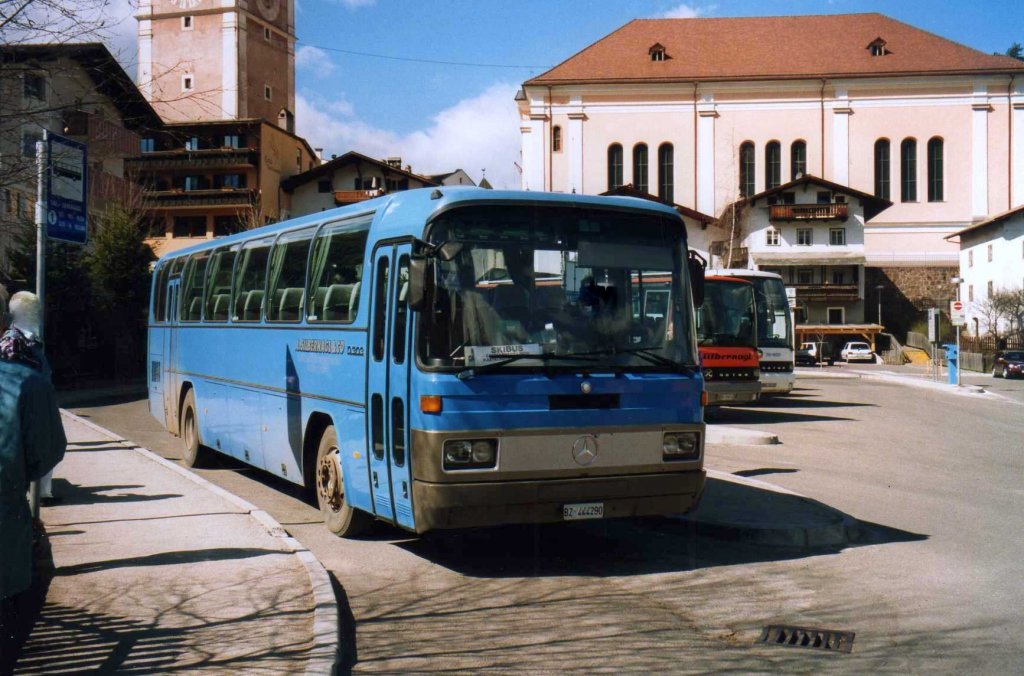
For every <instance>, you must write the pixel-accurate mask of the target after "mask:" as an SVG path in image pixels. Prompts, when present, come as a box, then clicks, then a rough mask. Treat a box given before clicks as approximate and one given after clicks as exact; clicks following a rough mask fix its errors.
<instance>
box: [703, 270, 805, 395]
mask: <svg viewBox="0 0 1024 676" xmlns="http://www.w3.org/2000/svg"><path fill="white" fill-rule="evenodd" d="M707 274H709V275H725V276H729V277H738V278H740V279H744V280H747V281H748V282H750V283H752V284H753V285H754V291H755V297H756V302H757V305H758V321H757V329H758V330H757V334H758V335H757V347H758V349H759V350H760V351H761V394H762V395H766V394H767V395H772V394H787V393H789V392H791V391H792V390H793V382H794V380H795V377H794V375H793V363H794V359H795V355H796V353H795V350H794V347H793V311H792V310H790V308H789V301H788V299H787V298H786V286H785V285H784V284H783V283H782V277H781V276H779V275H777V274H775V273H774V272H764V271H761V270H741V269H735V268H731V269H718V270H708V271H707Z"/></svg>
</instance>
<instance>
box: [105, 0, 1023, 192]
mask: <svg viewBox="0 0 1024 676" xmlns="http://www.w3.org/2000/svg"><path fill="white" fill-rule="evenodd" d="M122 1H123V0H122ZM296 4H297V10H296V32H297V35H298V45H297V69H296V70H297V78H296V81H297V87H296V89H297V98H298V101H297V106H296V108H297V110H296V118H297V119H296V124H297V130H298V131H299V133H300V134H303V135H305V136H306V137H307V138H308V140H309V141H310V143H311V144H312V145H314V146H322V147H323V148H324V150H325V153H327V154H328V155H329V154H330V153H342V152H345V151H347V150H360V151H362V152H365V153H367V154H369V155H372V156H375V157H385V156H391V155H400V156H402V157H403V158H404V160H405V161H406V162H407V163H410V164H412V166H413V170H414V171H417V172H421V173H432V172H441V171H446V170H451V169H455V168H456V167H461V168H463V169H465V170H466V171H467V172H469V174H470V175H471V176H472V177H473V178H474V179H477V180H478V179H479V178H480V175H481V170H482V169H485V168H486V170H487V176H488V179H489V180H491V182H492V183H494V184H495V186H496V187H517V186H518V176H517V174H516V172H515V168H514V165H513V162H514V161H515V160H517V159H518V155H519V131H518V128H519V122H518V117H517V116H516V113H515V107H514V105H513V102H512V96H513V95H514V94H515V91H516V88H517V87H518V85H519V84H521V83H522V82H523V81H524V80H527V79H529V78H530V77H532V76H534V75H538V74H540V73H542V72H543V71H544V70H546V69H547V68H548V67H550V66H553V65H555V64H557V63H559V62H560V61H562V60H564V59H566V58H567V57H569V56H571V55H572V54H573V53H575V52H577V51H579V50H580V49H582V48H584V47H586V46H587V45H589V44H590V43H592V42H594V41H596V40H598V39H600V38H601V37H603V36H604V35H607V34H608V33H610V32H611V31H613V30H615V29H616V28H618V27H619V26H621V25H622V24H624V23H626V22H628V21H629V20H631V19H634V18H649V17H662V16H679V17H690V16H758V15H783V14H823V13H847V12H881V13H883V14H887V15H889V16H892V17H894V18H896V19H900V20H902V21H905V22H907V23H910V24H913V25H915V26H918V27H919V28H923V29H925V30H929V31H932V32H934V33H937V34H939V35H941V36H943V37H946V38H950V39H952V40H955V41H957V42H961V43H963V44H966V45H968V46H971V47H974V48H976V49H980V50H982V51H986V52H993V51H1003V50H1005V49H1006V48H1007V47H1009V46H1010V45H1011V44H1012V43H1013V42H1021V43H1024V0H992V1H989V2H982V1H975V2H971V3H966V2H963V1H962V0H958V1H949V2H943V1H940V0H898V1H897V0H890V1H889V2H879V1H871V0H788V1H787V0H775V1H774V2H765V1H764V0H761V1H757V0H714V1H713V2H700V1H697V0H694V1H690V2H685V3H681V2H678V1H672V0H646V1H641V0H587V1H582V0H514V1H509V0H448V1H445V2H441V1H438V0H428V1H426V2H422V1H420V2H416V1H414V0H297V3H296ZM132 23H133V22H126V23H125V26H124V29H123V31H122V32H124V33H126V34H127V33H129V32H130V31H131V30H134V26H132V25H131V24H132ZM332 50H347V51H348V52H363V53H366V54H378V55H385V56H390V57H401V58H403V59H418V60H422V61H445V62H462V63H472V64H490V65H492V66H515V67H511V68H505V67H474V66H465V65H449V64H438V63H423V62H420V61H408V60H397V59H389V58H380V57H373V56H362V55H357V54H351V53H343V52H340V51H332ZM130 72H132V73H133V74H134V69H132V70H131V71H130Z"/></svg>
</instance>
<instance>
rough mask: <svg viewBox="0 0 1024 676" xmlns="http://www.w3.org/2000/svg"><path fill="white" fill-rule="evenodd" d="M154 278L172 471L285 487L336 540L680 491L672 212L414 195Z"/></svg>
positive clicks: (154, 397)
mask: <svg viewBox="0 0 1024 676" xmlns="http://www.w3.org/2000/svg"><path fill="white" fill-rule="evenodd" d="M691 278H693V279H695V280H698V281H696V282H691ZM153 279H154V282H153V287H152V301H151V307H150V323H149V352H148V355H149V376H148V377H149V403H150V411H151V413H152V414H153V415H154V416H155V417H156V418H157V419H158V420H160V421H161V422H162V423H163V424H164V425H165V426H166V428H167V429H168V430H169V431H171V432H172V433H174V434H176V435H179V436H181V437H182V439H183V441H184V446H185V449H184V451H183V462H184V463H185V464H186V465H189V466H193V465H196V464H199V463H202V462H203V461H204V460H205V459H207V458H208V456H209V455H210V454H211V453H213V452H219V453H223V454H226V455H229V456H231V457H233V458H237V459H238V460H240V461H242V462H245V463H248V464H250V465H253V466H255V467H258V468H261V469H263V470H266V471H267V472H270V473H271V474H274V475H277V476H279V477H283V478H285V479H287V480H289V481H292V482H294V483H296V484H300V485H304V486H305V487H307V489H308V490H309V491H310V493H311V495H315V496H316V500H317V503H318V505H319V507H320V510H321V512H322V514H323V518H324V521H325V523H326V524H327V526H328V528H329V529H330V530H331V531H333V532H334V533H336V534H338V535H340V536H350V535H355V534H357V533H359V532H360V531H362V530H363V529H365V528H366V527H367V526H368V525H370V524H371V523H372V522H373V521H374V519H377V520H380V521H385V522H388V523H391V524H395V525H397V526H399V527H401V528H404V529H408V530H410V531H413V532H416V533H423V532H426V531H429V530H433V529H446V528H462V527H472V526H486V525H493V524H502V523H539V522H555V521H567V520H576V519H590V518H612V517H625V516H644V515H664V514H670V513H681V512H686V511H687V510H689V509H691V508H692V507H693V506H694V505H695V504H696V503H697V501H698V500H699V498H700V495H701V492H702V490H703V485H704V470H703V456H704V453H703V450H704V423H703V406H702V391H703V381H702V376H701V372H700V367H699V361H698V360H699V357H698V353H697V349H696V337H695V331H694V320H693V296H692V294H697V295H699V294H700V293H701V287H702V282H703V271H702V268H701V267H699V266H696V267H695V261H692V260H691V259H690V258H689V257H688V252H687V247H686V230H685V226H684V225H683V222H682V220H681V219H680V217H679V215H678V214H677V213H676V212H675V211H674V210H672V209H670V208H668V207H664V206H661V205H659V204H656V203H652V202H649V201H644V200H636V199H633V198H626V197H588V196H583V195H558V194H547V193H532V192H502V191H492V190H483V189H479V188H442V189H438V190H430V189H424V190H411V191H405V192H397V193H394V194H391V195H387V196H384V197H380V198H377V199H374V200H370V201H367V202H362V203H359V204H355V205H351V206H347V207H343V208H339V209H334V210H330V211H323V212H321V213H318V214H313V215H310V216H304V217H301V218H296V219H293V220H289V221H285V222H281V223H276V224H273V225H268V226H265V227H262V228H258V229H255V230H250V231H246V232H242V233H239V234H236V235H232V236H229V237H225V238H221V239H217V240H212V241H209V242H204V243H202V244H199V245H196V246H193V247H191V248H188V249H184V250H182V251H179V252H175V253H173V254H169V255H167V256H165V257H164V258H162V259H161V260H160V261H159V262H158V265H157V267H156V269H155V271H154V275H153ZM648 279H659V280H664V279H668V280H670V282H669V283H670V284H671V286H672V293H671V294H670V296H671V299H672V300H671V302H670V303H668V304H664V303H662V304H660V305H659V306H658V307H657V308H656V311H652V312H646V311H645V310H644V308H643V306H642V304H636V303H632V302H630V299H631V298H633V297H635V296H636V295H637V293H639V295H640V296H641V297H642V296H643V295H644V294H643V288H644V284H645V280H648ZM659 284H663V282H659Z"/></svg>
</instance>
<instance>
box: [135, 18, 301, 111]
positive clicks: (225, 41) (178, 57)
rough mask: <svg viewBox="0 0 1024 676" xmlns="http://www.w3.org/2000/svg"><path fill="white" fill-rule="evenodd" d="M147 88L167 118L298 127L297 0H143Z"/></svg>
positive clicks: (142, 70) (142, 80) (142, 59)
mask: <svg viewBox="0 0 1024 676" xmlns="http://www.w3.org/2000/svg"><path fill="white" fill-rule="evenodd" d="M136 18H137V19H138V21H139V78H138V80H139V88H140V89H141V90H142V93H143V95H145V97H146V98H147V99H148V100H149V102H150V103H152V104H153V107H154V108H155V109H156V111H157V112H158V113H160V116H161V117H162V118H163V119H164V120H165V121H167V122H192V121H205V120H238V119H249V118H262V119H265V120H267V121H268V122H270V123H271V124H276V125H279V126H281V127H283V128H285V129H287V130H288V131H294V129H293V127H294V111H295V0H140V2H139V11H138V14H137V15H136Z"/></svg>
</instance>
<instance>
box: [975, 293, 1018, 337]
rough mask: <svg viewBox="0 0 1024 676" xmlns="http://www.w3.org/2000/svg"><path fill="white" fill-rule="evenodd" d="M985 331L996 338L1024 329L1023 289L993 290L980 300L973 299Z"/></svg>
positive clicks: (1014, 333) (1011, 334)
mask: <svg viewBox="0 0 1024 676" xmlns="http://www.w3.org/2000/svg"><path fill="white" fill-rule="evenodd" d="M974 309H975V311H976V312H977V313H978V314H979V315H980V316H981V320H982V324H983V327H984V330H985V332H986V333H988V334H989V335H990V336H992V337H993V338H995V339H996V340H1003V339H1006V338H1007V337H1009V336H1013V335H1016V334H1020V333H1021V331H1022V330H1024V290H1021V289H1017V290H1007V291H993V292H992V293H991V294H990V295H989V296H988V297H987V298H985V299H984V300H982V301H975V303H974Z"/></svg>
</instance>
